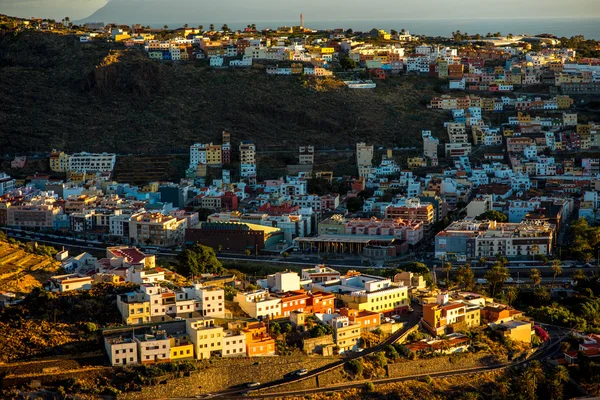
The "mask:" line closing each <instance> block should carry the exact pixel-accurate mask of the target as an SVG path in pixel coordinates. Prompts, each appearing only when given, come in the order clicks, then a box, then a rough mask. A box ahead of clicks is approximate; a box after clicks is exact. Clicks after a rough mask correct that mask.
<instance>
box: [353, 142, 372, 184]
mask: <svg viewBox="0 0 600 400" xmlns="http://www.w3.org/2000/svg"><path fill="white" fill-rule="evenodd" d="M356 165H357V166H358V175H359V176H361V177H362V176H367V175H369V174H370V173H371V167H372V165H373V146H372V145H371V146H367V144H366V143H357V144H356Z"/></svg>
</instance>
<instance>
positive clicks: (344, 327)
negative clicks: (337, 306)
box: [331, 316, 361, 352]
mask: <svg viewBox="0 0 600 400" xmlns="http://www.w3.org/2000/svg"><path fill="white" fill-rule="evenodd" d="M331 327H332V328H333V341H334V343H335V344H336V345H337V346H338V347H339V348H340V352H346V351H352V350H355V349H356V348H357V347H358V346H359V344H360V340H361V326H360V324H358V323H356V322H354V323H353V322H350V320H349V318H348V317H346V316H339V317H334V318H333V319H332V320H331Z"/></svg>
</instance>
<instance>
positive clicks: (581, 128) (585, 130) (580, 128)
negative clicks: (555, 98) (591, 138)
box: [577, 124, 590, 135]
mask: <svg viewBox="0 0 600 400" xmlns="http://www.w3.org/2000/svg"><path fill="white" fill-rule="evenodd" d="M577 133H578V134H580V135H589V134H590V125H589V124H587V125H584V124H577Z"/></svg>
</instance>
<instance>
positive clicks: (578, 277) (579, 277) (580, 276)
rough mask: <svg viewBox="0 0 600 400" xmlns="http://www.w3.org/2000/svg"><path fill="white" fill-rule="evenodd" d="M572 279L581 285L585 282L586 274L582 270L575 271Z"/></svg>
mask: <svg viewBox="0 0 600 400" xmlns="http://www.w3.org/2000/svg"><path fill="white" fill-rule="evenodd" d="M571 278H573V280H574V281H575V282H577V284H578V285H579V283H581V282H583V281H584V280H585V272H583V271H582V270H580V269H578V270H577V271H575V272H574V273H573V275H572V276H571Z"/></svg>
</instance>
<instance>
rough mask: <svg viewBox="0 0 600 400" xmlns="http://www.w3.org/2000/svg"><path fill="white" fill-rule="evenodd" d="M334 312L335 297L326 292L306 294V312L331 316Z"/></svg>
mask: <svg viewBox="0 0 600 400" xmlns="http://www.w3.org/2000/svg"><path fill="white" fill-rule="evenodd" d="M334 310H335V295H334V294H333V293H326V292H314V293H308V300H307V302H306V312H308V313H313V314H331V313H333V312H334Z"/></svg>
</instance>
